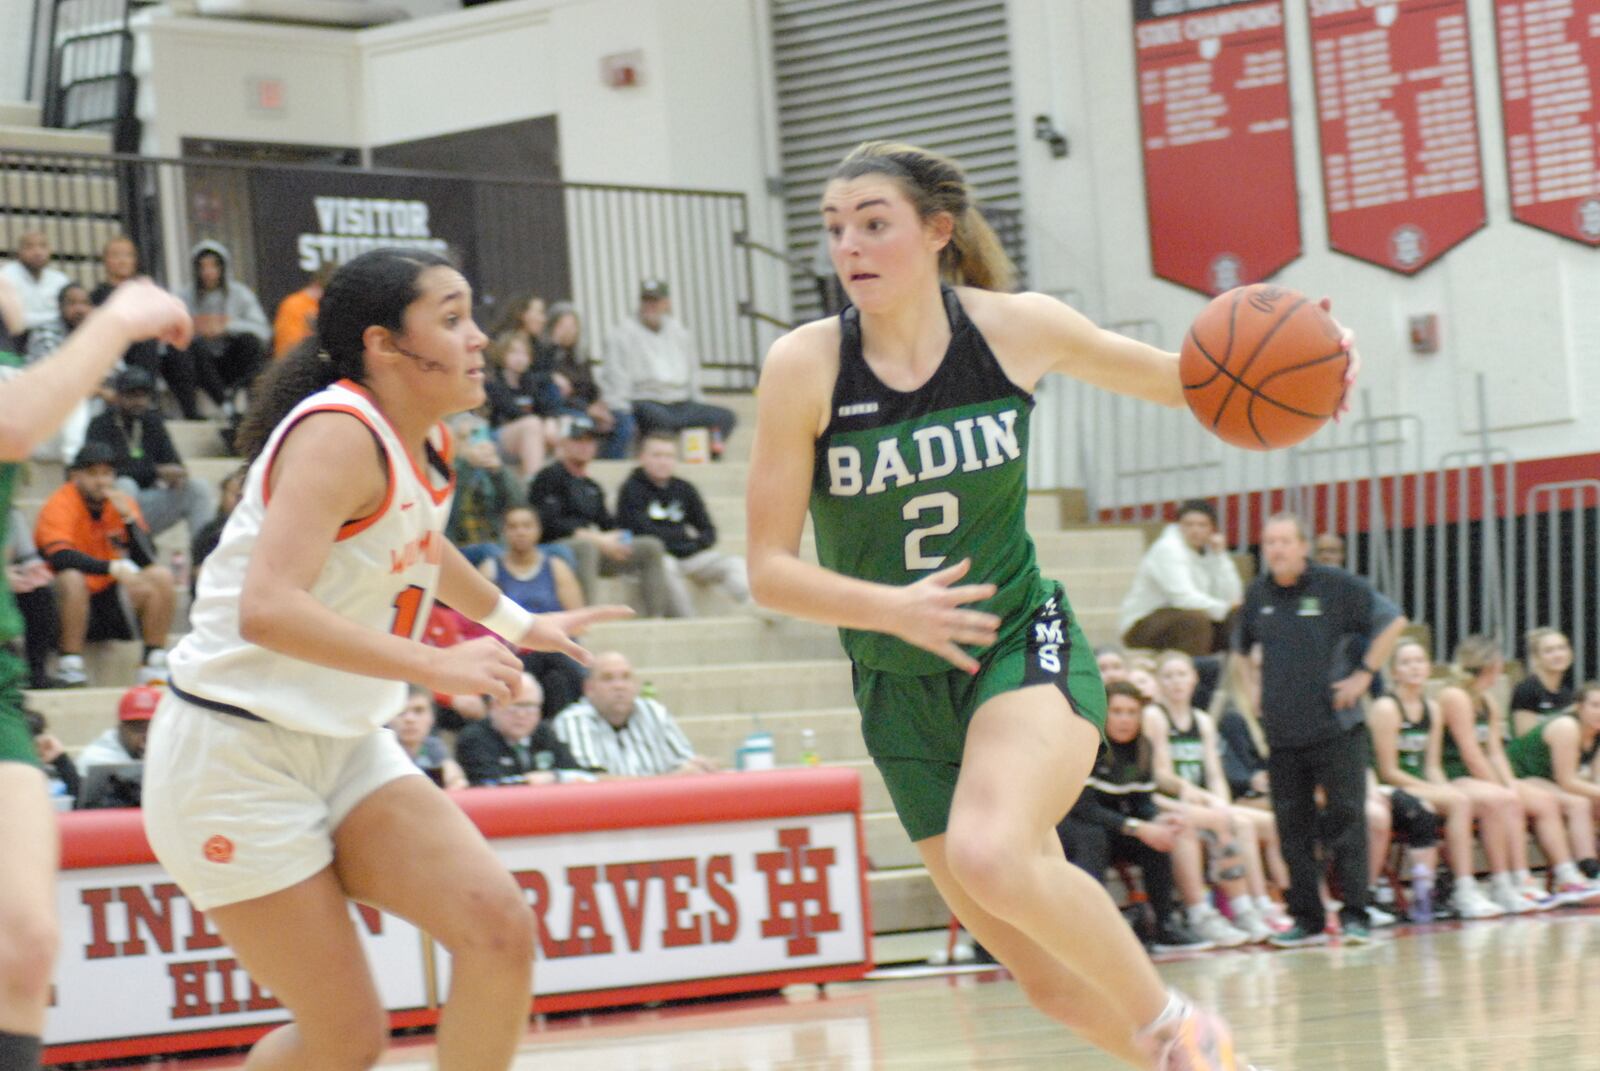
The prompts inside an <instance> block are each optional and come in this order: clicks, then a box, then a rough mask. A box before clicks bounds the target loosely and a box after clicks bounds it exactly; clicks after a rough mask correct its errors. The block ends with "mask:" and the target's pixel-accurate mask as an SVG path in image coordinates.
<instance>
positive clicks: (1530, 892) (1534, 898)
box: [1517, 881, 1564, 911]
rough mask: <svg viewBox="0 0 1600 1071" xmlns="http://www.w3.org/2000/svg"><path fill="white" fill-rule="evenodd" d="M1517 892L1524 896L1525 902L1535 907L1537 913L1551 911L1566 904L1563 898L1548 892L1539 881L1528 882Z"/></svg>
mask: <svg viewBox="0 0 1600 1071" xmlns="http://www.w3.org/2000/svg"><path fill="white" fill-rule="evenodd" d="M1517 892H1519V893H1520V894H1521V895H1522V898H1523V899H1524V900H1526V901H1528V903H1530V904H1532V905H1533V909H1534V910H1535V911H1549V910H1550V909H1552V908H1557V907H1560V906H1561V905H1562V903H1563V902H1564V901H1563V900H1562V899H1561V897H1559V896H1556V895H1554V894H1552V893H1548V892H1546V891H1545V888H1544V886H1543V885H1541V884H1539V883H1538V882H1537V881H1530V882H1528V883H1527V884H1525V885H1523V886H1522V888H1520V889H1518V890H1517Z"/></svg>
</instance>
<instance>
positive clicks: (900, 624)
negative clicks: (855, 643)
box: [887, 558, 1000, 673]
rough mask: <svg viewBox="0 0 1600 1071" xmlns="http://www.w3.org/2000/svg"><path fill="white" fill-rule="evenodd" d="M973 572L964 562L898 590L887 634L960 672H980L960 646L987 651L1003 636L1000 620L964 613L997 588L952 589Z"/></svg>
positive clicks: (975, 612) (976, 612) (967, 561)
mask: <svg viewBox="0 0 1600 1071" xmlns="http://www.w3.org/2000/svg"><path fill="white" fill-rule="evenodd" d="M971 568H972V560H971V559H970V558H966V559H963V560H961V561H959V562H957V563H956V564H955V565H952V566H949V567H948V568H945V569H941V570H939V571H938V572H937V573H931V574H929V575H928V576H925V577H923V578H922V579H921V580H919V581H917V582H916V583H915V584H911V585H909V586H907V587H904V588H901V589H899V598H898V600H897V602H898V605H897V606H896V607H895V611H894V623H893V624H892V625H891V626H890V627H889V629H888V630H887V631H888V632H889V634H890V635H892V636H897V637H899V638H900V639H902V640H905V641H906V642H907V643H909V644H911V645H912V646H913V647H920V648H922V649H923V650H924V651H931V652H933V653H934V654H936V655H938V656H939V657H940V658H942V659H944V660H945V661H946V662H949V663H950V664H951V665H952V666H955V667H956V668H957V669H961V670H965V671H966V672H968V673H977V672H978V662H977V659H975V658H973V657H972V656H971V655H969V654H967V652H966V651H964V650H962V645H965V646H968V647H988V646H989V645H990V644H992V643H994V641H995V640H996V639H997V638H998V636H999V634H1000V618H999V617H998V616H996V615H995V614H990V613H985V612H983V611H982V610H967V609H964V607H965V606H966V605H967V604H968V603H973V602H982V601H983V600H984V599H992V598H994V593H995V586H994V585H993V584H966V585H963V586H962V587H955V586H954V585H955V583H956V581H958V580H960V579H961V578H962V577H964V576H966V575H967V571H968V570H969V569H971Z"/></svg>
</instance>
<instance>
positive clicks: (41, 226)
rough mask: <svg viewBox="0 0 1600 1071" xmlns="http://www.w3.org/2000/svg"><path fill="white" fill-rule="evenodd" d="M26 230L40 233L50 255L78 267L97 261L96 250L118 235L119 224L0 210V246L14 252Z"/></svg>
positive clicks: (92, 218)
mask: <svg viewBox="0 0 1600 1071" xmlns="http://www.w3.org/2000/svg"><path fill="white" fill-rule="evenodd" d="M29 231H43V232H44V234H45V237H46V238H48V239H49V240H50V249H51V251H52V254H53V255H54V256H56V257H57V258H59V259H60V260H61V261H62V262H64V263H76V264H78V265H80V266H82V265H84V264H87V263H89V262H94V263H98V262H99V260H100V250H101V249H103V248H104V247H105V244H106V243H107V242H108V241H110V240H111V239H113V238H115V237H116V236H117V235H119V234H121V233H122V224H121V223H120V222H118V221H117V220H114V219H101V218H98V217H94V216H41V215H36V214H34V213H32V212H12V211H7V210H4V209H0V246H3V247H4V248H5V249H15V248H16V247H17V241H18V239H20V238H21V237H22V235H24V234H26V233H27V232H29Z"/></svg>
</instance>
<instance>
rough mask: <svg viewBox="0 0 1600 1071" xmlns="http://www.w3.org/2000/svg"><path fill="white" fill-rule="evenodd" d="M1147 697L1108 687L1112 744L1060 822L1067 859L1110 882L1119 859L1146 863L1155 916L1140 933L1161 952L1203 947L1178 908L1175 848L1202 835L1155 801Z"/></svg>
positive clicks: (1143, 880) (1127, 687)
mask: <svg viewBox="0 0 1600 1071" xmlns="http://www.w3.org/2000/svg"><path fill="white" fill-rule="evenodd" d="M1143 705H1144V697H1143V696H1142V695H1140V694H1139V690H1138V689H1137V688H1135V687H1134V686H1133V685H1131V684H1129V683H1127V682H1126V681H1118V682H1114V683H1112V684H1110V685H1108V686H1107V687H1106V744H1105V747H1103V748H1101V749H1100V756H1099V758H1097V759H1096V760H1095V765H1094V770H1093V771H1092V772H1091V773H1090V774H1089V781H1088V783H1087V784H1086V785H1085V786H1084V789H1083V792H1082V793H1081V794H1080V795H1079V796H1078V799H1077V802H1076V803H1074V804H1073V805H1072V810H1070V811H1068V812H1067V816H1066V817H1065V818H1063V819H1062V820H1061V824H1060V825H1058V826H1057V827H1056V834H1057V835H1058V836H1059V837H1060V838H1061V847H1062V849H1063V850H1065V852H1066V854H1067V858H1068V859H1069V860H1070V861H1071V862H1072V863H1074V864H1075V865H1077V866H1079V867H1081V868H1083V869H1084V870H1086V871H1088V872H1089V874H1090V875H1091V876H1092V877H1093V878H1094V879H1095V880H1096V881H1104V880H1105V875H1106V871H1107V870H1108V869H1109V868H1110V867H1111V865H1112V864H1113V863H1132V864H1133V865H1135V866H1137V867H1138V868H1139V876H1140V884H1141V885H1143V886H1144V894H1145V897H1146V900H1147V901H1148V903H1149V905H1150V907H1151V909H1152V910H1153V911H1154V912H1155V922H1154V925H1153V927H1151V932H1150V933H1149V934H1148V935H1147V934H1144V933H1141V934H1140V938H1141V939H1142V940H1144V941H1145V943H1146V944H1147V945H1149V946H1150V948H1151V949H1152V950H1153V951H1157V952H1172V951H1200V950H1203V949H1207V948H1210V947H1212V945H1211V943H1210V942H1209V941H1207V940H1205V939H1204V938H1203V937H1201V936H1200V935H1198V934H1196V933H1195V932H1194V931H1193V930H1191V929H1190V928H1189V925H1188V923H1186V922H1185V921H1184V919H1183V916H1182V915H1181V914H1180V913H1179V912H1178V911H1177V910H1176V909H1175V908H1176V901H1174V899H1173V886H1172V860H1171V857H1170V853H1171V852H1172V850H1173V849H1174V848H1175V847H1177V844H1178V841H1179V840H1180V839H1181V838H1185V837H1190V838H1192V837H1193V836H1194V831H1193V830H1191V829H1189V828H1188V827H1187V826H1185V825H1184V823H1183V819H1182V818H1181V817H1179V816H1178V815H1177V814H1175V813H1172V812H1167V813H1165V814H1163V813H1162V812H1161V811H1160V810H1159V809H1158V808H1157V807H1156V804H1155V791H1156V783H1155V768H1154V764H1153V761H1154V760H1153V757H1152V754H1151V749H1150V741H1148V740H1146V739H1145V738H1144V737H1143V736H1142V735H1141V734H1140V731H1139V724H1140V710H1141V708H1142V707H1143Z"/></svg>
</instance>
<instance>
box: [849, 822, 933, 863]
mask: <svg viewBox="0 0 1600 1071" xmlns="http://www.w3.org/2000/svg"><path fill="white" fill-rule="evenodd" d="M861 825H862V829H863V831H864V832H865V834H866V840H867V860H868V861H869V862H870V863H871V864H872V869H874V870H892V869H896V868H898V867H908V866H915V867H920V866H921V865H922V856H920V855H918V854H917V849H916V846H915V845H913V844H912V843H911V838H910V837H908V836H907V835H906V831H905V829H904V828H903V827H902V826H901V825H900V819H899V817H898V816H897V815H896V814H895V813H894V812H893V811H882V812H878V813H863V814H862V816H861Z"/></svg>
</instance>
